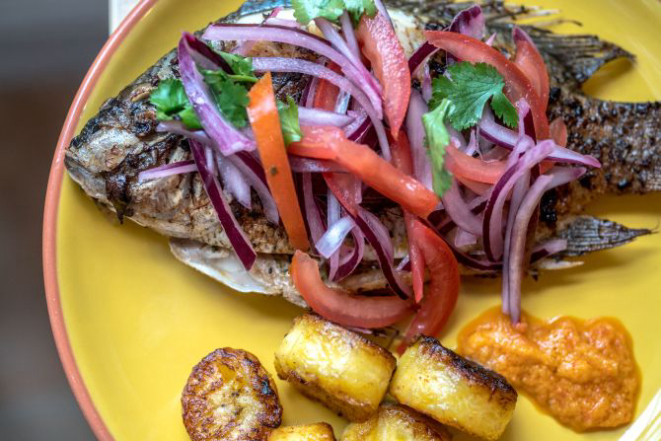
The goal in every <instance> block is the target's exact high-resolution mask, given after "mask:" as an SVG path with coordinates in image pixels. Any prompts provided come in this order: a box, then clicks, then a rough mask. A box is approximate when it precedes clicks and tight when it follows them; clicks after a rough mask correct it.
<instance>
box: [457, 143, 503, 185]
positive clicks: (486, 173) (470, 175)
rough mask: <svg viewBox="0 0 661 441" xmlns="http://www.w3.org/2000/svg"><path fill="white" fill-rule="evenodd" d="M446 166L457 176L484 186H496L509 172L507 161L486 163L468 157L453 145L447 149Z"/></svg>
mask: <svg viewBox="0 0 661 441" xmlns="http://www.w3.org/2000/svg"><path fill="white" fill-rule="evenodd" d="M445 165H446V167H447V169H448V170H449V171H450V172H452V174H454V175H455V176H461V177H463V178H466V179H469V180H471V181H474V182H481V183H484V184H495V183H496V182H498V180H499V179H500V177H501V176H502V175H503V173H505V171H506V170H507V161H505V160H500V161H490V162H485V161H483V160H481V159H480V158H473V157H472V156H470V155H467V154H466V153H464V152H462V151H461V150H459V149H458V148H456V147H454V146H453V145H448V146H447V147H446V149H445Z"/></svg>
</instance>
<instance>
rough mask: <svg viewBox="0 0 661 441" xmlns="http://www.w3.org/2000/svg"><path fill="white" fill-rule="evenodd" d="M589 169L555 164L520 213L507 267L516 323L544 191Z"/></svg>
mask: <svg viewBox="0 0 661 441" xmlns="http://www.w3.org/2000/svg"><path fill="white" fill-rule="evenodd" d="M585 172H586V169H585V168H564V167H554V168H553V169H552V170H551V171H550V172H549V173H548V174H546V175H542V176H540V177H539V178H537V180H536V181H535V183H534V184H533V185H532V186H531V187H530V190H529V191H528V192H527V193H526V195H525V197H524V198H523V200H522V202H521V205H520V207H519V209H518V210H517V212H516V216H515V217H514V221H513V227H512V237H511V244H510V252H509V259H508V264H507V266H504V267H503V270H504V271H506V272H507V273H508V277H507V285H503V291H506V292H507V297H508V308H507V309H508V310H509V314H510V317H511V318H512V321H513V322H514V323H518V322H519V320H520V318H521V281H522V279H523V271H524V268H525V265H524V259H525V253H526V238H527V233H528V225H529V223H530V219H531V218H532V216H533V214H534V213H535V211H536V209H537V206H538V205H539V203H540V201H541V200H542V196H543V195H544V193H546V192H547V191H548V190H550V189H552V188H555V187H558V186H560V185H565V184H567V183H569V182H572V181H574V180H576V179H578V178H580V177H581V176H582V175H583V174H584V173H585ZM565 246H566V243H565ZM503 280H505V279H503Z"/></svg>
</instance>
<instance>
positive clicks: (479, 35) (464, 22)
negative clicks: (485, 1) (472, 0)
mask: <svg viewBox="0 0 661 441" xmlns="http://www.w3.org/2000/svg"><path fill="white" fill-rule="evenodd" d="M448 31H450V32H456V33H458V34H463V35H468V36H469V37H473V38H476V39H478V40H482V39H483V38H484V33H485V31H486V26H485V20H484V14H482V8H481V7H480V6H479V5H474V6H471V7H470V8H467V9H464V10H462V11H460V12H459V13H458V14H457V15H456V16H455V17H454V19H453V20H452V23H450V26H449V28H448Z"/></svg>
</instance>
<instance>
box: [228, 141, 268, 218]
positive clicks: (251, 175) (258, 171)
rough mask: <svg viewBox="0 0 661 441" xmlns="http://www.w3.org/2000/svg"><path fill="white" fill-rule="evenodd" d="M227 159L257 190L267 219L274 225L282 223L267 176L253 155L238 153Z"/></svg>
mask: <svg viewBox="0 0 661 441" xmlns="http://www.w3.org/2000/svg"><path fill="white" fill-rule="evenodd" d="M226 159H227V160H228V161H230V162H231V163H232V164H234V167H236V168H237V169H239V171H240V172H241V173H242V174H243V177H244V178H245V179H246V180H247V181H248V183H249V184H250V186H251V187H252V188H253V189H254V190H255V192H256V193H257V196H259V199H260V201H262V208H263V209H264V215H265V216H266V218H267V219H268V220H269V221H271V222H273V223H274V224H277V223H278V222H280V215H279V213H278V207H277V206H276V205H275V200H274V199H273V195H272V194H271V191H270V190H269V187H268V184H267V183H266V176H264V168H263V167H262V165H261V164H260V163H259V162H258V161H257V160H256V159H255V158H254V157H253V156H252V155H250V154H249V153H246V152H238V153H236V154H234V155H232V156H228V157H226Z"/></svg>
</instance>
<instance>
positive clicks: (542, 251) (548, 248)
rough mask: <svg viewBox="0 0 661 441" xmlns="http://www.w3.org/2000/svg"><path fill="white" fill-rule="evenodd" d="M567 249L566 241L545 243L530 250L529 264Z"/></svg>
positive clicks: (556, 240) (554, 240)
mask: <svg viewBox="0 0 661 441" xmlns="http://www.w3.org/2000/svg"><path fill="white" fill-rule="evenodd" d="M566 249H567V240H566V239H553V240H549V241H548V242H545V243H543V244H541V245H537V246H536V247H535V248H533V250H532V254H531V255H530V262H531V263H534V262H538V261H540V260H542V259H544V258H545V257H549V256H552V255H554V254H558V253H561V252H563V251H564V250H566Z"/></svg>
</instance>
